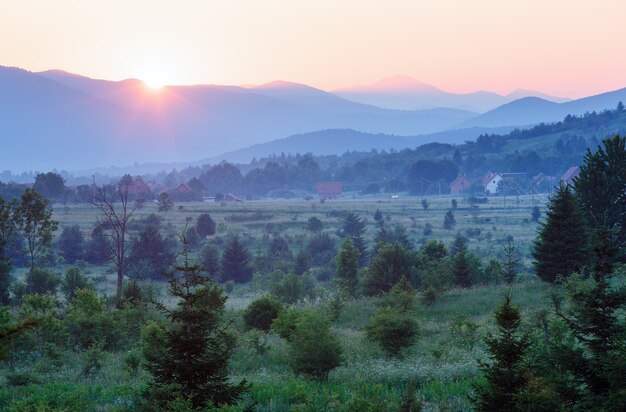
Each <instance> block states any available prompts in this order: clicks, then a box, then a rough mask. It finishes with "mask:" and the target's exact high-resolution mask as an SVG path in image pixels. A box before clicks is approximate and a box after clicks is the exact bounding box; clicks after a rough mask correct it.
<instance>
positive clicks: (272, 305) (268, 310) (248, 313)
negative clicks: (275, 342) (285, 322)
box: [243, 296, 282, 332]
mask: <svg viewBox="0 0 626 412" xmlns="http://www.w3.org/2000/svg"><path fill="white" fill-rule="evenodd" d="M281 310H282V305H281V304H280V302H278V301H276V300H275V299H274V298H272V297H271V296H263V297H260V298H258V299H256V300H254V301H253V302H252V303H250V305H248V307H247V308H246V310H245V311H244V313H243V320H244V322H245V324H246V326H247V327H248V328H250V329H252V328H256V329H260V330H262V331H265V332H267V331H269V330H270V328H271V326H272V322H274V319H276V318H277V317H278V314H279V313H280V311H281Z"/></svg>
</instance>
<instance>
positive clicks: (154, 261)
mask: <svg viewBox="0 0 626 412" xmlns="http://www.w3.org/2000/svg"><path fill="white" fill-rule="evenodd" d="M173 260H174V256H173V254H172V252H171V250H170V248H169V246H168V244H167V242H166V241H165V239H163V237H162V236H161V233H160V232H159V229H158V228H156V227H154V226H152V225H147V226H146V227H145V228H144V229H143V230H142V231H141V232H140V233H139V236H138V237H137V239H135V241H134V242H133V243H132V245H131V248H130V253H129V255H128V258H127V260H126V264H127V265H128V266H129V267H130V268H133V266H135V268H134V270H133V271H132V272H133V274H134V277H133V278H134V279H144V278H161V277H162V276H163V273H164V272H165V271H166V270H167V269H168V268H169V267H170V265H171V264H172V262H173ZM138 268H142V269H144V270H147V271H148V272H143V273H142V272H140V271H139V270H137V269H138Z"/></svg>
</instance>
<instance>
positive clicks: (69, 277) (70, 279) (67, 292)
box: [61, 267, 93, 302]
mask: <svg viewBox="0 0 626 412" xmlns="http://www.w3.org/2000/svg"><path fill="white" fill-rule="evenodd" d="M79 289H93V285H92V284H91V282H90V281H89V279H88V278H87V276H85V275H83V274H82V273H80V269H78V268H77V267H71V268H69V269H67V270H66V271H65V275H64V276H63V279H62V280H61V291H62V292H63V295H64V296H65V300H66V301H67V302H71V301H72V299H74V295H75V294H76V291H77V290H79Z"/></svg>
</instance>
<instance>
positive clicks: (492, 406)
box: [472, 294, 529, 411]
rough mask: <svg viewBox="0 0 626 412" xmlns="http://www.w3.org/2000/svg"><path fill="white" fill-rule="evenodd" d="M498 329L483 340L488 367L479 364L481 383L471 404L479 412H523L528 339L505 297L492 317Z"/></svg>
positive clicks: (475, 388)
mask: <svg viewBox="0 0 626 412" xmlns="http://www.w3.org/2000/svg"><path fill="white" fill-rule="evenodd" d="M495 321H496V325H497V327H498V329H497V332H496V333H495V334H489V336H488V337H487V338H485V343H486V344H487V348H488V352H489V357H490V358H491V361H490V362H489V363H486V362H479V363H480V368H481V370H482V373H483V375H484V380H483V381H481V382H479V383H477V384H476V385H475V386H474V391H475V394H474V396H473V397H472V401H473V403H474V406H475V407H476V410H478V411H525V410H527V408H528V407H527V406H526V405H524V404H522V403H521V402H520V401H521V395H522V394H523V392H524V390H525V388H526V385H527V380H528V378H527V374H526V370H525V366H524V356H525V354H526V352H527V349H528V345H529V339H528V337H527V336H526V335H525V334H523V333H522V332H521V331H520V326H521V315H520V313H519V309H517V308H516V307H515V306H513V304H512V303H511V295H510V294H506V295H505V297H504V299H503V301H502V303H501V305H500V307H499V308H498V309H497V311H496V314H495Z"/></svg>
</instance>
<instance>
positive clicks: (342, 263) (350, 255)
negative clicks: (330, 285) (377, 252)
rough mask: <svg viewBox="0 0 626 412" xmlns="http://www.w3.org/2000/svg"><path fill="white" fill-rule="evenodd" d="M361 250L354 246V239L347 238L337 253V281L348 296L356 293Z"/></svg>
mask: <svg viewBox="0 0 626 412" xmlns="http://www.w3.org/2000/svg"><path fill="white" fill-rule="evenodd" d="M359 254H360V253H359V250H358V249H357V248H355V247H354V245H353V244H352V240H351V239H350V238H347V239H346V240H344V241H343V243H342V244H341V249H340V250H339V254H338V255H337V258H336V260H337V282H338V284H339V287H340V288H341V290H342V291H343V292H344V293H346V294H347V295H348V296H354V295H356V286H357V282H358V273H359Z"/></svg>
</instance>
